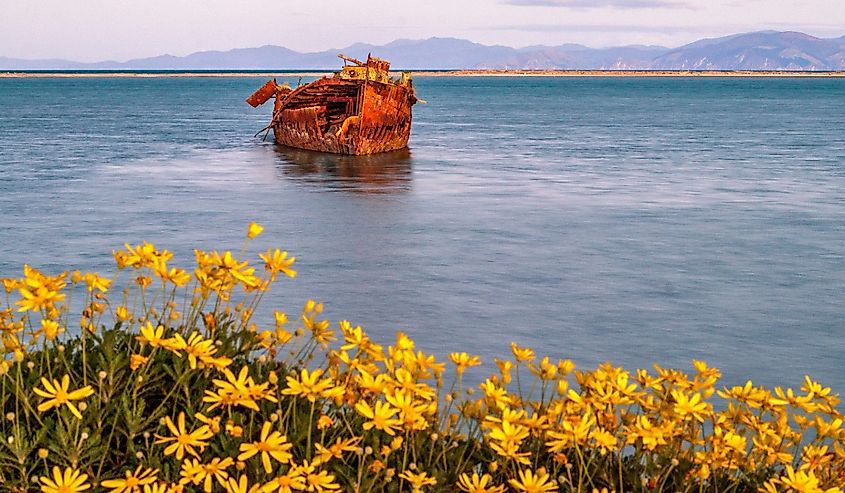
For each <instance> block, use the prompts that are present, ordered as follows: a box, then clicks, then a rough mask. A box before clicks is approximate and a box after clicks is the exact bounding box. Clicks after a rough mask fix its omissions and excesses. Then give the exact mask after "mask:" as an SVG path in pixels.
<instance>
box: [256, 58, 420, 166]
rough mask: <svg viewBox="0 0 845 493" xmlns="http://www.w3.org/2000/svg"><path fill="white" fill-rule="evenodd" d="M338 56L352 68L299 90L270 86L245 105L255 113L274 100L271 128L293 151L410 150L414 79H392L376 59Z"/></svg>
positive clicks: (359, 152) (386, 67) (363, 152)
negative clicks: (256, 109) (271, 99)
mask: <svg viewBox="0 0 845 493" xmlns="http://www.w3.org/2000/svg"><path fill="white" fill-rule="evenodd" d="M338 56H339V57H340V58H342V59H343V60H344V62H350V63H351V64H352V65H344V67H343V68H342V69H341V70H340V71H339V72H336V73H335V74H334V75H333V76H332V77H324V78H322V79H319V80H316V81H314V82H311V83H309V84H305V85H303V86H300V87H297V88H296V89H291V88H290V87H287V86H279V85H277V84H276V81H275V79H274V80H270V81H268V82H267V83H266V84H264V85H263V86H262V87H261V88H259V89H258V90H257V91H255V93H254V94H253V95H252V96H250V97H249V98H247V103H249V104H250V105H251V106H253V107H257V106H259V105H261V104H264V103H265V102H267V101H269V100H270V98H272V97H274V96H275V98H276V99H275V104H274V108H273V119H272V121H271V122H270V125H268V126H267V128H268V129H272V130H273V134H274V135H275V137H276V142H278V143H280V144H284V145H287V146H290V147H297V148H300V149H309V150H312V151H322V152H333V153H337V154H351V155H367V154H376V153H380V152H388V151H394V150H397V149H404V148H405V147H407V146H408V138H409V137H410V135H411V107H412V106H413V105H414V104H415V103H416V102H417V97H416V95H415V93H414V85H413V81H412V80H411V78H410V76H409V75H408V74H407V73H403V74H402V76H401V77H400V78H391V77H390V72H389V71H390V62H388V61H386V60H381V59H379V58H375V57H373V56H368V57H367V61H366V62H362V61H360V60H356V59H354V58H350V57H346V56H343V55H338Z"/></svg>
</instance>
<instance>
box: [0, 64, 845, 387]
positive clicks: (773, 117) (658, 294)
mask: <svg viewBox="0 0 845 493" xmlns="http://www.w3.org/2000/svg"><path fill="white" fill-rule="evenodd" d="M263 82H264V81H263V79H257V78H173V79H169V78H139V79H127V78H96V79H0V276H19V275H20V273H21V266H22V265H23V263H25V262H27V263H30V264H32V265H34V266H36V267H39V268H41V269H43V270H45V271H48V272H57V271H60V270H62V269H65V268H80V269H90V270H98V271H101V272H104V271H111V270H112V266H113V260H112V257H111V251H112V250H113V249H115V248H119V247H120V246H121V245H122V244H123V242H132V243H138V242H140V241H142V240H147V241H151V242H153V243H155V244H156V245H157V246H159V247H161V248H167V249H170V250H172V251H174V252H175V253H176V258H175V261H176V264H179V265H181V266H183V267H190V266H191V264H192V262H193V253H192V249H193V248H194V247H200V248H206V249H212V248H217V249H224V248H230V249H237V248H239V246H240V244H241V241H242V238H243V236H244V234H245V230H246V225H247V223H249V222H250V221H258V222H260V223H262V224H263V225H265V227H266V230H265V233H264V234H263V235H262V236H260V237H259V238H257V239H256V241H255V243H254V245H253V250H254V251H256V252H257V251H258V250H259V249H266V248H268V247H270V246H273V247H276V246H279V247H282V248H284V249H287V250H289V251H290V252H292V253H293V254H295V255H296V256H297V258H298V261H297V267H298V269H299V272H300V276H299V277H298V278H297V279H296V280H295V281H291V282H283V283H281V284H280V285H279V286H278V287H277V289H276V290H275V292H274V293H272V294H271V296H269V297H268V298H267V299H266V303H265V306H266V307H267V308H278V309H283V310H287V311H289V312H294V313H295V312H297V311H298V310H299V309H300V307H301V305H302V304H303V303H304V302H305V300H306V299H307V298H309V297H313V298H316V299H318V300H324V301H326V304H327V314H328V316H329V317H330V318H332V319H333V320H338V319H343V318H346V319H349V320H351V321H353V322H354V323H359V324H361V325H363V326H364V328H365V329H367V330H368V331H369V332H370V333H371V334H372V335H373V336H374V337H375V338H376V339H378V340H380V341H381V342H390V341H391V340H392V338H393V335H394V333H395V331H396V330H403V331H405V332H407V333H409V334H410V335H411V336H412V337H413V338H414V339H415V340H416V341H417V343H418V345H419V347H421V348H423V349H425V350H428V351H433V352H435V353H437V354H438V355H441V356H442V357H445V355H446V354H447V353H448V352H449V351H455V350H466V351H469V352H471V353H475V354H480V355H481V356H482V357H483V358H484V359H485V360H486V361H487V362H488V363H490V362H491V361H492V358H493V357H494V356H499V355H502V354H504V353H506V352H508V351H509V342H510V341H511V340H515V341H517V342H519V343H520V344H524V345H530V346H533V347H535V348H537V349H538V351H539V352H540V353H542V354H549V355H552V356H554V357H568V358H572V359H573V360H575V361H576V363H578V364H579V365H580V366H582V367H584V366H587V367H589V366H594V365H596V364H597V363H599V362H602V361H605V360H611V361H613V362H614V363H616V364H620V365H624V366H626V367H629V368H632V369H633V368H635V367H650V365H651V363H652V362H659V363H660V364H662V365H665V366H676V367H681V368H690V361H691V360H692V359H693V358H696V359H705V360H707V361H708V362H709V363H710V364H712V365H715V366H718V367H720V368H721V369H722V370H723V373H724V380H723V381H724V383H725V384H735V383H742V382H744V381H745V379H747V378H751V379H754V380H755V381H757V382H760V383H765V384H768V385H790V386H800V384H801V381H802V379H803V375H804V374H806V373H809V374H811V375H813V376H814V377H815V378H817V379H818V380H820V381H822V382H823V383H825V384H826V385H830V386H833V387H834V388H835V390H836V391H840V392H841V391H845V370H843V368H845V367H843V360H845V303H843V301H845V258H844V257H845V131H843V129H845V80H843V79H740V78H726V79H719V78H706V79H705V78H689V79H685V78H671V79H638V78H620V79H616V78H613V79H605V78H419V79H417V81H416V82H417V87H418V94H419V96H420V97H421V98H423V99H426V100H428V102H429V103H428V104H427V105H417V106H416V107H415V109H414V111H415V113H414V126H413V133H412V137H411V142H410V151H408V152H401V153H395V154H390V155H382V156H377V157H372V158H344V157H337V156H331V155H320V154H313V153H309V152H304V151H296V150H291V149H284V148H278V147H276V146H275V145H273V144H272V143H271V142H262V141H261V139H260V138H254V137H253V134H254V133H255V132H256V131H257V130H259V129H260V128H262V127H263V126H264V125H265V124H266V122H267V121H268V120H269V112H270V108H261V109H259V110H253V109H252V108H250V107H248V106H247V105H246V104H244V102H243V100H244V98H245V97H246V96H248V95H249V94H251V93H252V91H253V90H255V89H256V88H257V87H258V86H260V84H261V83H263ZM291 82H293V83H296V80H292V81H291ZM485 370H489V367H488V368H486V369H485Z"/></svg>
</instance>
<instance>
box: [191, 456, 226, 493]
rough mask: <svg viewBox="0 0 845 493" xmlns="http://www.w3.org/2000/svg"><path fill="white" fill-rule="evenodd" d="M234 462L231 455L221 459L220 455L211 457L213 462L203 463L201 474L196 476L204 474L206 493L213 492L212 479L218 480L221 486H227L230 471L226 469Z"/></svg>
mask: <svg viewBox="0 0 845 493" xmlns="http://www.w3.org/2000/svg"><path fill="white" fill-rule="evenodd" d="M233 463H234V461H233V460H232V458H231V457H226V458H225V459H220V458H219V457H215V458H213V459H211V462H209V463H208V464H201V465H200V468H201V469H202V473H201V474H197V475H196V476H195V477H199V476H200V475H201V476H202V481H203V491H205V493H211V486H212V481H213V480H215V479H216V480H217V482H218V483H219V484H220V486H223V487H225V486H226V480H227V479H228V478H229V473H228V472H226V469H228V468H229V466H231V465H232V464H233Z"/></svg>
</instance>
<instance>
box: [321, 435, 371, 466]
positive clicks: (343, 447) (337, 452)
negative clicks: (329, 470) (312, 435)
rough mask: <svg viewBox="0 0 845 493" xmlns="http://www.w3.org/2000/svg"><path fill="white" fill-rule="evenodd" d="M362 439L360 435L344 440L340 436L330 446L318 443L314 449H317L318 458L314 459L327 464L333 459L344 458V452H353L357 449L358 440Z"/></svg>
mask: <svg viewBox="0 0 845 493" xmlns="http://www.w3.org/2000/svg"><path fill="white" fill-rule="evenodd" d="M360 441H361V438H360V437H353V438H350V439H347V440H343V439H341V438H340V437H338V438H337V440H335V443H333V444H332V445H331V446H329V447H328V448H326V447H324V446H323V445H322V444H320V443H317V444H315V445H314V449H315V450H316V451H317V458H316V459H314V462H315V463H317V462H319V463H320V464H325V463H326V462H328V461H329V460H331V459H333V458H334V459H342V458H343V453H344V452H352V451H354V450H355V449H356V445H357V444H358V442H360Z"/></svg>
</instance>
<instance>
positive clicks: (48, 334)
mask: <svg viewBox="0 0 845 493" xmlns="http://www.w3.org/2000/svg"><path fill="white" fill-rule="evenodd" d="M64 330H65V329H64V328H63V327H62V326H61V325H59V323H58V322H56V321H54V320H47V319H45V320H42V321H41V328H40V329H39V330H37V331H36V332H35V335H34V336H33V337H34V338H37V337H38V336H39V335H41V334H44V338H45V339H47V340H48V341H52V340H54V339H55V338H56V337H58V336H59V334H61V333H62V332H64Z"/></svg>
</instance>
